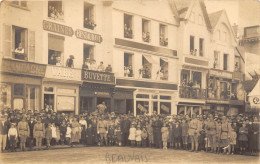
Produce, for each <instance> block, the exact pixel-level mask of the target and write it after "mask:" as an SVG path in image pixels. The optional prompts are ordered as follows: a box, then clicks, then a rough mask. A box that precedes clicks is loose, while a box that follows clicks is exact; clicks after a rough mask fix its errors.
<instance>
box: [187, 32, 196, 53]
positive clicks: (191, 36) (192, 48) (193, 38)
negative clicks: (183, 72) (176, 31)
mask: <svg viewBox="0 0 260 164" xmlns="http://www.w3.org/2000/svg"><path fill="white" fill-rule="evenodd" d="M192 41H193V42H192ZM192 43H193V44H192ZM189 47H190V48H189V49H190V55H193V56H196V49H195V36H194V35H190V44H189Z"/></svg>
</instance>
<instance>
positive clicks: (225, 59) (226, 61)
mask: <svg viewBox="0 0 260 164" xmlns="http://www.w3.org/2000/svg"><path fill="white" fill-rule="evenodd" d="M223 70H225V71H227V70H228V54H224V55H223Z"/></svg>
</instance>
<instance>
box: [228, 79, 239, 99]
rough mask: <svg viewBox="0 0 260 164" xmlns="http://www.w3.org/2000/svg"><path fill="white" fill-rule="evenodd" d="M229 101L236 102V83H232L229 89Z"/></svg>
mask: <svg viewBox="0 0 260 164" xmlns="http://www.w3.org/2000/svg"><path fill="white" fill-rule="evenodd" d="M230 98H231V100H237V99H238V98H237V83H232V87H231V94H230Z"/></svg>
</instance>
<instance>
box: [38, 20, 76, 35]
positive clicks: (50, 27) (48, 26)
mask: <svg viewBox="0 0 260 164" xmlns="http://www.w3.org/2000/svg"><path fill="white" fill-rule="evenodd" d="M43 29H44V30H46V31H50V32H55V33H58V34H62V35H67V36H72V35H73V34H74V31H73V29H72V28H71V27H68V26H64V25H61V24H57V23H53V22H49V21H46V20H43Z"/></svg>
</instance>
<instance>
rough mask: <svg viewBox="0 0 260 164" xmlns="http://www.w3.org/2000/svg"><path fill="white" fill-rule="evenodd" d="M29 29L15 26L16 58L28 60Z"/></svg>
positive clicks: (14, 53) (14, 43) (14, 44)
mask: <svg viewBox="0 0 260 164" xmlns="http://www.w3.org/2000/svg"><path fill="white" fill-rule="evenodd" d="M27 32H28V31H27V29H25V28H22V27H17V26H13V47H14V52H13V55H14V58H15V59H20V60H27V59H28V58H27V35H28V33H27Z"/></svg>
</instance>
